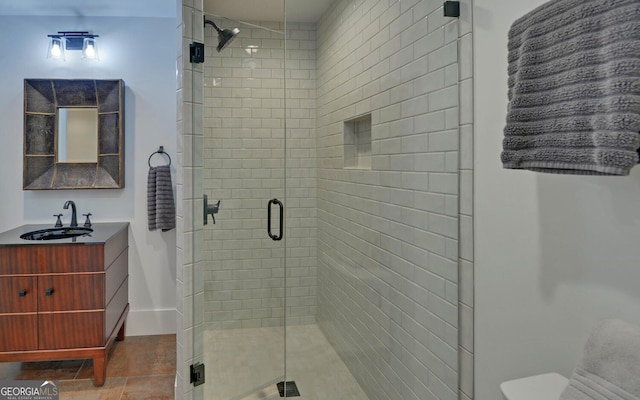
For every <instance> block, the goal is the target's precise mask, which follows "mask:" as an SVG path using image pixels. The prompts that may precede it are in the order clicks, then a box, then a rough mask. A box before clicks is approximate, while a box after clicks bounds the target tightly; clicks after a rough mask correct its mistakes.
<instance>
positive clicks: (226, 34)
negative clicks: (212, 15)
mask: <svg viewBox="0 0 640 400" xmlns="http://www.w3.org/2000/svg"><path fill="white" fill-rule="evenodd" d="M207 24H210V25H211V26H213V27H214V28H215V30H216V31H217V32H218V47H216V50H218V53H219V52H221V51H222V50H224V49H225V48H226V47H227V46H228V45H229V43H231V42H232V41H233V39H235V38H236V36H238V33H240V29H238V28H233V29H220V28H218V25H216V24H215V22H213V21H210V20H208V19H206V18H205V20H204V25H205V26H206V25H207Z"/></svg>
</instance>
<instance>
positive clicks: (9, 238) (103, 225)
mask: <svg viewBox="0 0 640 400" xmlns="http://www.w3.org/2000/svg"><path fill="white" fill-rule="evenodd" d="M128 226H129V223H128V222H97V223H94V224H93V225H91V229H93V232H91V233H90V234H87V235H83V236H76V237H73V238H67V239H55V240H26V239H20V235H22V234H23V233H27V232H31V231H36V230H40V229H49V228H53V224H29V225H22V226H19V227H17V228H13V229H11V230H9V231H6V232H2V233H0V247H2V246H22V245H24V246H38V245H40V246H41V245H58V244H104V243H106V241H107V240H109V238H111V237H113V236H114V235H116V234H117V233H119V232H120V231H122V230H123V229H128ZM79 227H82V224H80V225H79Z"/></svg>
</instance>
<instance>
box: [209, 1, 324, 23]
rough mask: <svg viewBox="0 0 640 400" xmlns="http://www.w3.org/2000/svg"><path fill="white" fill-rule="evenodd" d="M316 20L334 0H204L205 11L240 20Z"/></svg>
mask: <svg viewBox="0 0 640 400" xmlns="http://www.w3.org/2000/svg"><path fill="white" fill-rule="evenodd" d="M285 1H286V11H287V21H293V22H316V21H318V19H320V17H321V16H322V14H323V13H324V12H325V11H326V9H327V7H329V4H331V2H332V1H333V0H204V11H205V13H210V14H215V15H218V16H221V17H225V18H230V19H235V20H239V21H282V20H283V19H284V18H283V15H284V8H285V5H284V4H285Z"/></svg>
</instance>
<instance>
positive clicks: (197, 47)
mask: <svg viewBox="0 0 640 400" xmlns="http://www.w3.org/2000/svg"><path fill="white" fill-rule="evenodd" d="M189 61H191V64H202V63H203V62H204V43H198V42H193V43H191V44H190V45H189Z"/></svg>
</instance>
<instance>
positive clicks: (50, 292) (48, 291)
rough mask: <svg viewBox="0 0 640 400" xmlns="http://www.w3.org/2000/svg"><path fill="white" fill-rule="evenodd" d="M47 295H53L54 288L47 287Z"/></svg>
mask: <svg viewBox="0 0 640 400" xmlns="http://www.w3.org/2000/svg"><path fill="white" fill-rule="evenodd" d="M44 294H45V296H53V288H51V289H47V291H46V292H44Z"/></svg>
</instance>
